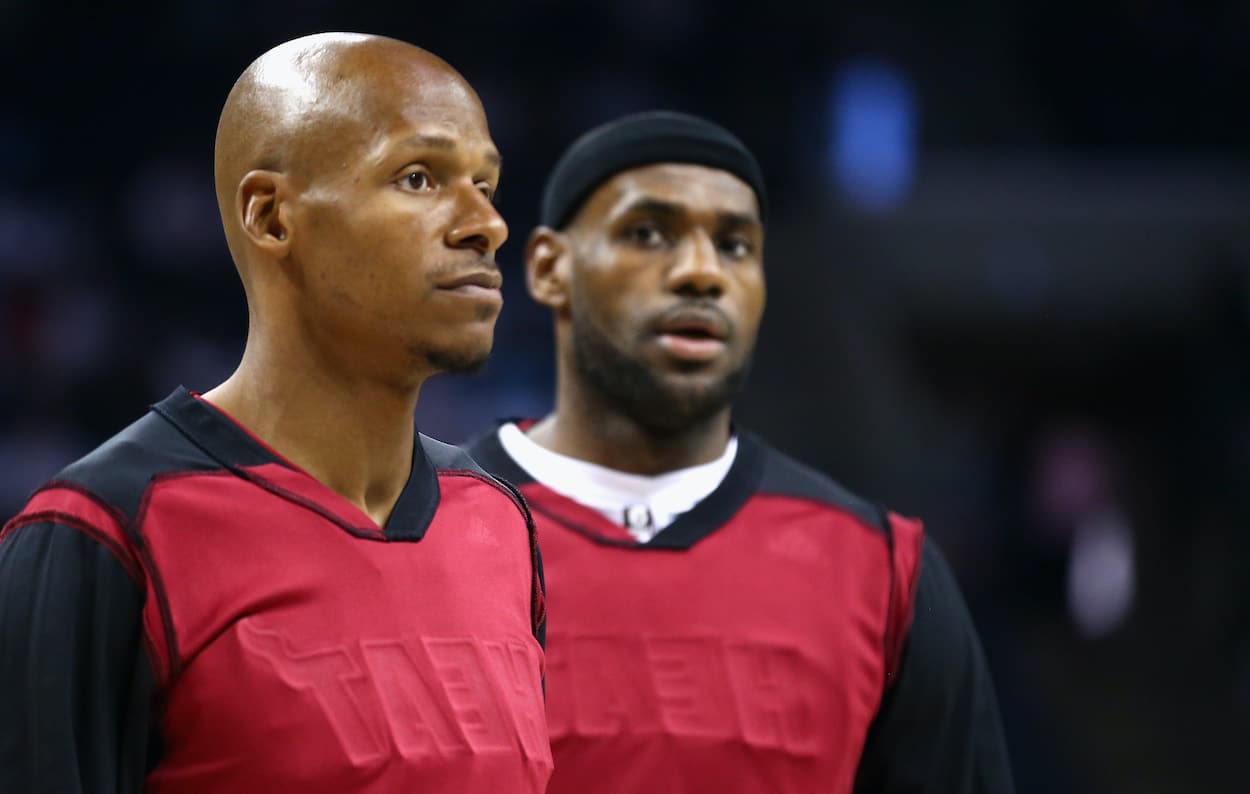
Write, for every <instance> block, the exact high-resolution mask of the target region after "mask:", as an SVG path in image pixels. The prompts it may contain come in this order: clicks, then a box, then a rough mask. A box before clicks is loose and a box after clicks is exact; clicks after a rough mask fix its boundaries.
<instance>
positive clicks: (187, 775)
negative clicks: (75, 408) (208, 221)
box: [0, 34, 551, 794]
mask: <svg viewBox="0 0 1250 794" xmlns="http://www.w3.org/2000/svg"><path fill="white" fill-rule="evenodd" d="M215 153H216V157H215V160H216V181H217V196H218V203H219V206H220V210H221V216H222V221H223V225H224V227H225V232H226V242H227V244H228V245H229V248H230V252H231V254H232V255H233V257H234V260H235V265H236V266H237V268H238V270H239V274H240V276H241V277H242V280H243V286H244V291H245V292H246V294H247V303H248V317H249V327H248V337H247V346H246V349H245V350H244V352H243V360H242V362H241V363H240V365H239V368H238V369H237V370H236V371H235V373H234V374H233V375H231V376H230V378H228V379H227V380H226V381H225V382H224V383H222V384H221V385H219V386H217V387H216V388H214V389H212V390H210V391H209V392H207V393H205V394H204V395H202V396H201V395H197V394H194V393H192V392H189V391H187V390H185V389H178V390H177V391H175V392H174V393H173V394H171V395H170V396H169V397H167V398H166V399H164V400H162V401H161V402H159V403H157V404H156V405H155V406H153V408H152V410H151V411H150V412H149V413H148V414H147V415H145V416H144V417H142V418H141V419H139V420H138V421H137V422H135V423H134V424H132V425H131V426H130V427H128V428H127V429H125V430H123V431H122V432H121V433H120V434H118V435H117V436H115V437H114V438H113V439H112V440H110V441H108V442H106V443H105V444H104V445H103V446H101V447H100V448H99V449H97V450H96V451H94V452H92V453H91V454H89V455H87V456H86V457H85V458H83V459H82V460H80V461H78V462H77V463H74V464H72V465H70V466H69V467H68V468H66V469H65V470H64V471H63V472H62V473H61V474H60V475H58V476H57V477H56V479H54V480H53V481H52V482H49V483H48V484H46V485H45V486H44V487H43V488H41V489H40V490H39V491H38V492H36V493H35V495H34V496H33V497H32V498H31V500H30V502H29V504H28V505H27V506H26V508H25V509H24V510H23V511H22V513H21V514H19V515H18V516H17V517H16V518H14V519H13V520H12V521H11V522H9V523H8V524H7V525H6V526H5V528H4V530H3V532H2V533H0V792H4V794H19V792H21V793H22V794H27V793H28V792H46V793H47V794H52V793H53V792H55V793H56V794H78V793H80V792H81V793H82V794H87V793H90V794H138V792H140V791H144V792H176V793H177V794H210V793H211V794H226V793H227V792H228V793H229V794H250V793H256V794H286V793H287V792H292V793H294V792H298V794H331V793H332V794H363V792H376V794H393V793H394V792H414V791H438V792H456V794H495V793H496V792H509V794H512V792H520V793H526V794H541V792H542V791H543V790H544V788H545V787H546V783H547V778H548V776H549V775H550V771H551V753H550V748H549V746H548V743H547V735H546V734H547V731H546V727H545V724H544V716H543V715H544V709H543V692H542V678H541V675H542V666H543V662H542V650H541V648H540V646H539V642H538V636H539V635H541V633H542V623H543V607H542V591H541V588H540V584H539V583H540V571H539V569H538V560H537V555H536V552H535V548H534V545H533V537H532V524H531V522H530V520H529V514H528V512H527V511H526V509H525V507H524V505H523V504H522V502H521V500H520V498H519V497H518V496H517V495H516V494H515V493H514V492H513V491H512V490H511V489H509V488H508V487H507V486H504V485H503V484H502V483H500V482H498V481H496V480H495V479H493V478H492V477H490V476H488V475H487V474H486V473H485V472H483V471H482V470H481V469H480V468H478V467H477V466H476V465H475V464H474V463H473V462H472V461H471V460H469V458H468V456H467V455H465V454H464V453H463V452H461V451H460V450H458V449H456V448H455V447H451V446H448V445H446V444H441V443H439V442H437V441H434V440H432V439H429V438H426V437H424V436H420V435H419V434H417V433H416V432H415V428H414V425H413V411H414V409H415V408H416V402H417V395H418V393H419V391H420V389H421V385H422V383H423V382H424V381H425V379H426V378H428V377H429V376H431V375H433V374H435V373H438V372H445V371H455V370H463V369H469V368H473V367H474V366H476V365H477V364H480V363H481V362H482V361H484V360H485V358H486V356H487V354H488V353H489V351H490V348H491V343H492V339H493V333H494V325H495V318H496V317H497V316H498V314H499V309H500V297H499V289H498V287H499V271H498V269H497V268H496V266H495V261H494V252H495V250H496V249H497V248H498V247H499V246H500V245H501V244H502V243H503V241H504V238H505V237H506V236H507V227H506V226H505V224H504V222H503V219H502V218H501V217H500V216H499V213H498V212H497V211H496V210H495V208H494V206H493V204H492V200H491V199H492V197H493V195H494V192H495V187H496V185H497V184H498V180H499V168H500V163H499V153H498V151H497V150H496V148H495V145H494V143H493V142H492V141H491V137H490V131H489V129H488V127H487V123H486V114H485V112H484V111H483V109H482V105H481V102H480V101H479V100H478V97H477V94H476V93H475V92H474V91H473V88H472V87H470V86H469V84H468V83H467V82H465V80H464V78H463V77H461V76H460V75H459V74H458V73H457V72H456V71H455V70H454V69H452V68H451V66H449V65H448V64H447V63H446V62H444V61H443V60H441V59H440V58H438V57H437V56H435V55H432V54H431V53H429V52H426V51H424V50H421V49H418V48H417V47H414V46H412V45H410V44H406V43H404V42H400V41H396V40H394V39H387V38H382V37H379V36H363V35H356V34H321V35H316V36H308V37H304V38H301V39H296V40H295V41H291V42H287V43H286V44H283V45H280V46H278V47H276V48H274V49H272V50H270V51H269V52H267V53H265V54H264V55H262V56H261V57H260V58H258V59H257V60H256V61H255V62H253V63H252V65H251V66H249V67H248V68H247V70H246V71H245V72H244V73H243V75H242V76H241V77H240V78H239V80H238V81H237V82H236V83H235V85H234V88H233V89H232V90H231V92H230V95H229V97H228V98H227V99H226V104H225V108H224V109H223V110H222V114H221V120H220V122H219V124H218V128H217V140H216V150H215Z"/></svg>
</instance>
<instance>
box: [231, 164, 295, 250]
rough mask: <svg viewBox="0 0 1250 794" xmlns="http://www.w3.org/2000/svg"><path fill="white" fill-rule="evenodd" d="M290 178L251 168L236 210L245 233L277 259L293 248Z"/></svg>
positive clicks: (243, 181)
mask: <svg viewBox="0 0 1250 794" xmlns="http://www.w3.org/2000/svg"><path fill="white" fill-rule="evenodd" d="M288 195H289V190H288V185H287V181H286V177H284V176H283V175H282V174H280V173H278V172H276V171H249V172H248V173H247V175H246V176H244V177H243V180H242V181H241V182H239V192H238V194H237V196H236V197H235V211H236V212H237V213H238V218H239V222H240V223H241V224H242V225H243V233H244V234H246V235H247V237H248V239H249V240H251V241H252V244H253V245H255V246H256V247H258V248H260V249H262V250H263V251H265V253H267V254H269V255H270V256H272V257H273V258H274V259H285V258H286V256H287V254H288V253H290V250H291V233H292V231H293V230H292V227H291V217H290V208H289V207H288V206H287V203H286V200H287V197H288Z"/></svg>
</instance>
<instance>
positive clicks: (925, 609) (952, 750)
mask: <svg viewBox="0 0 1250 794" xmlns="http://www.w3.org/2000/svg"><path fill="white" fill-rule="evenodd" d="M855 791H856V792H857V793H858V794H904V792H906V793H907V794H1011V792H1013V791H1014V787H1013V785H1012V781H1011V768H1010V765H1009V763H1008V759H1007V748H1006V745H1005V743H1004V741H1003V731H1002V725H1001V723H1000V720H999V716H998V703H997V699H996V698H995V696H994V687H993V682H992V681H991V680H990V673H989V669H988V667H987V665H986V663H985V656H984V654H983V653H982V651H981V644H980V642H979V641H978V639H977V634H976V629H975V628H974V627H973V625H972V619H971V617H970V616H969V615H968V609H967V607H966V606H965V605H964V601H963V597H962V596H961V595H960V593H959V586H958V585H957V584H956V583H955V577H954V575H953V574H952V573H951V570H950V568H949V566H948V565H947V564H946V560H945V559H944V558H943V557H942V554H941V552H940V551H938V549H937V547H936V546H934V544H933V543H932V542H931V541H928V540H926V541H925V543H924V549H923V552H922V557H921V563H920V577H919V584H918V586H917V591H916V602H915V611H914V616H913V619H912V626H911V631H910V634H909V636H908V638H907V644H906V647H905V649H904V651H903V658H902V663H901V668H900V670H899V675H898V678H897V679H896V680H895V681H894V683H893V685H892V686H890V688H889V689H887V690H886V692H885V695H884V697H883V699H882V701H881V707H880V709H879V710H878V712H877V716H876V719H875V720H874V721H873V724H872V725H871V726H870V728H869V730H868V737H867V740H866V742H865V744H864V752H863V755H862V756H861V759H860V765H859V771H858V774H857V776H856V781H855Z"/></svg>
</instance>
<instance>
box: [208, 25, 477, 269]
mask: <svg viewBox="0 0 1250 794" xmlns="http://www.w3.org/2000/svg"><path fill="white" fill-rule="evenodd" d="M413 102H416V103H419V104H421V105H424V106H428V107H429V108H433V109H435V110H437V108H438V107H439V106H453V105H454V106H458V107H461V108H463V107H464V106H465V105H466V104H468V105H470V106H472V108H474V109H475V110H476V112H477V113H478V114H480V115H481V116H482V118H483V120H484V118H485V114H484V112H483V111H482V109H481V103H480V101H479V100H478V98H477V95H476V94H475V93H474V92H473V89H472V88H471V87H470V86H469V84H468V83H467V82H465V80H464V78H463V77H461V76H460V74H459V73H457V72H456V71H455V70H454V69H453V68H452V67H451V66H450V65H448V64H447V63H446V62H445V61H443V60H442V59H441V58H439V57H438V56H436V55H434V54H432V53H429V52H427V51H425V50H422V49H420V48H419V47H415V46H413V45H411V44H408V43H406V42H402V41H398V40H396V39H390V38H385V37H382V36H372V35H364V34H355V33H321V34H316V35H312V36H305V37H303V38H299V39H295V40H293V41H289V42H286V43H284V44H280V45H278V46H277V47H274V48H273V49H271V50H269V51H268V52H266V53H265V54H264V55H262V56H260V57H259V58H257V59H256V60H255V61H254V62H252V64H251V65H250V66H248V68H247V69H246V70H245V71H244V72H243V74H242V75H241V76H240V77H239V79H238V80H237V81H236V82H235V84H234V87H233V88H232V89H231V91H230V95H229V96H228V97H227V99H226V104H225V107H224V108H223V110H222V113H221V119H220V121H219V122H218V125H217V139H216V145H215V167H214V171H215V181H216V189H217V202H218V206H219V208H220V210H221V215H222V222H223V224H224V226H225V232H226V240H227V242H228V243H229V246H230V252H231V255H232V256H233V257H234V260H235V262H236V264H237V265H238V266H239V268H240V270H241V271H244V270H245V263H246V259H247V257H246V250H245V245H244V234H243V228H242V220H241V219H242V208H241V207H240V206H239V205H238V194H239V186H240V184H241V182H242V181H243V179H244V178H245V176H246V175H247V174H248V173H249V172H252V171H255V170H263V171H270V172H276V173H279V174H283V175H285V176H287V177H289V178H291V179H292V180H295V181H297V182H299V183H301V184H304V185H307V184H309V183H310V182H312V181H315V179H316V178H317V177H318V176H319V175H321V174H324V173H326V172H328V171H333V170H334V169H336V168H339V167H341V166H342V164H343V163H344V162H346V161H347V159H348V158H353V157H359V156H361V155H366V154H367V153H368V150H369V148H370V147H371V146H372V145H374V143H375V142H376V140H377V138H378V137H379V136H380V135H383V134H385V132H386V131H387V130H389V129H390V128H391V127H393V126H395V125H397V124H399V123H401V122H402V120H403V117H404V115H405V112H406V111H407V110H408V108H406V107H405V103H408V104H411V103H413ZM427 109H428V108H427ZM244 278H245V281H246V272H244Z"/></svg>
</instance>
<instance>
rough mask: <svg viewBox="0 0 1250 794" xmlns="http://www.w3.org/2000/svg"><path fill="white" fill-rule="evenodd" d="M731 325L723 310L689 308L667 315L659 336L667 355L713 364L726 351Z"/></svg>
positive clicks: (658, 324) (659, 325)
mask: <svg viewBox="0 0 1250 794" xmlns="http://www.w3.org/2000/svg"><path fill="white" fill-rule="evenodd" d="M729 330H730V325H729V322H728V320H727V319H726V318H725V316H724V315H723V314H722V313H721V312H719V311H712V310H706V309H700V310H691V309H685V310H680V311H676V312H671V313H667V314H665V315H664V316H663V317H661V318H660V320H659V321H658V322H656V324H655V333H656V336H657V338H658V341H659V343H660V347H662V348H663V349H664V350H665V352H667V353H668V354H669V355H671V356H673V357H674V358H680V359H684V360H686V361H710V360H711V359H714V358H716V357H717V356H719V355H720V354H721V353H722V352H724V350H725V346H726V342H727V340H728V339H729Z"/></svg>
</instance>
